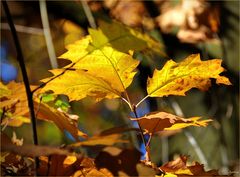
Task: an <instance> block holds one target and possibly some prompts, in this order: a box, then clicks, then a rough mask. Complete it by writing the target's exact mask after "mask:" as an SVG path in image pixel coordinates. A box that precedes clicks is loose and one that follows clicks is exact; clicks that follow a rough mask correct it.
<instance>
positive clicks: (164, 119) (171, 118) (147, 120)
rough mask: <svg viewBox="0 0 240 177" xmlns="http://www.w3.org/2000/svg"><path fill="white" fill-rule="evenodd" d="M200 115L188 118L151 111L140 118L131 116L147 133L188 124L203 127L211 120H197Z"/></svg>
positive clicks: (180, 127)
mask: <svg viewBox="0 0 240 177" xmlns="http://www.w3.org/2000/svg"><path fill="white" fill-rule="evenodd" d="M199 119H200V117H191V118H188V119H185V118H181V117H179V116H176V115H173V114H170V113H166V112H151V113H149V114H146V115H145V116H143V117H140V118H131V120H136V121H138V122H139V124H140V125H141V127H142V128H143V129H145V130H146V132H147V133H151V134H153V133H156V132H158V131H163V130H177V129H182V128H185V127H189V126H198V127H205V126H207V124H208V122H210V121H212V120H199Z"/></svg>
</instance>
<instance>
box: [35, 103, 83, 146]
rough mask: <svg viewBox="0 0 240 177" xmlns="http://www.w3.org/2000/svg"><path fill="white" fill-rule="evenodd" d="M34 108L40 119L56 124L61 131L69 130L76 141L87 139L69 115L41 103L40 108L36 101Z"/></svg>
mask: <svg viewBox="0 0 240 177" xmlns="http://www.w3.org/2000/svg"><path fill="white" fill-rule="evenodd" d="M34 107H35V108H36V111H38V114H37V116H38V118H39V119H43V120H47V121H52V122H54V123H55V124H56V126H57V127H58V128H59V129H60V130H62V131H64V130H67V131H68V132H69V133H71V134H72V136H73V137H74V138H75V140H76V141H78V137H84V138H86V137H87V135H86V134H85V133H83V132H81V131H80V130H79V129H78V128H77V122H76V121H75V120H72V119H71V118H70V117H69V116H68V115H67V114H65V113H63V112H60V111H58V110H56V109H54V108H52V107H50V106H48V105H47V104H44V103H41V104H40V106H39V103H38V102H37V101H34Z"/></svg>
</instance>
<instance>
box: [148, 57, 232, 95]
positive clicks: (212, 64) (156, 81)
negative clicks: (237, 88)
mask: <svg viewBox="0 0 240 177" xmlns="http://www.w3.org/2000/svg"><path fill="white" fill-rule="evenodd" d="M221 63H222V60H220V59H213V60H207V61H201V60H200V55H199V54H194V55H190V56H189V57H187V58H186V59H185V60H183V61H181V62H180V63H176V62H174V61H173V60H169V61H167V63H166V64H165V65H164V67H163V68H162V69H161V70H155V71H154V73H153V77H152V78H148V83H147V92H148V96H150V97H163V96H168V95H182V96H184V95H185V92H187V91H188V90H190V89H191V88H198V89H200V90H207V89H208V88H209V86H210V85H211V82H210V78H214V79H216V83H217V84H225V85H231V82H230V81H229V80H228V78H227V77H225V76H220V75H219V74H221V73H222V72H223V71H224V68H223V67H221Z"/></svg>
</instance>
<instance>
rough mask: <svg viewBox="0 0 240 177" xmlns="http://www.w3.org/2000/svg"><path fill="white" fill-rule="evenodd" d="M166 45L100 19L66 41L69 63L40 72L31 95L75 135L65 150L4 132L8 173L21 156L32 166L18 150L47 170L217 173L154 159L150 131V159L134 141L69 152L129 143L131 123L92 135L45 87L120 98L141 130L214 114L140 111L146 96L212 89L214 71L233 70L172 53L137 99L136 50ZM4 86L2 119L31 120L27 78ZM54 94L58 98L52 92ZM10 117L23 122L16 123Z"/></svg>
mask: <svg viewBox="0 0 240 177" xmlns="http://www.w3.org/2000/svg"><path fill="white" fill-rule="evenodd" d="M161 48H162V46H161V45H160V44H159V43H158V42H156V41H155V40H153V39H152V38H151V37H150V36H148V35H146V34H143V33H141V32H139V31H136V30H133V29H131V28H128V27H125V26H123V25H122V24H120V23H117V22H113V23H106V22H101V23H100V25H99V28H98V29H89V35H87V36H86V37H84V38H83V39H81V40H79V41H77V42H75V43H74V44H71V45H69V46H67V49H68V51H67V52H66V53H64V54H63V55H61V56H60V59H67V60H70V61H71V63H70V64H68V65H67V66H65V67H63V68H60V69H53V70H51V71H50V72H51V73H52V74H53V76H52V77H49V78H46V79H43V80H42V82H43V83H44V84H43V85H42V86H41V87H39V88H41V89H40V90H38V91H37V92H35V95H34V98H33V99H34V104H35V113H36V114H37V118H39V119H43V120H47V121H51V122H53V123H54V124H55V125H56V126H57V127H58V128H59V129H61V130H62V131H64V130H66V131H68V132H70V133H71V134H72V135H73V137H74V138H75V139H76V141H78V142H76V143H74V144H71V145H68V146H67V147H66V148H65V150H62V149H56V148H49V147H40V146H39V147H33V146H29V145H23V146H16V145H14V144H12V143H11V141H9V140H8V139H7V138H6V137H5V138H4V137H3V138H2V139H3V140H4V141H5V142H4V143H2V144H4V146H3V150H4V151H6V152H7V154H5V156H4V158H3V159H2V161H3V162H6V163H3V165H2V166H1V167H2V168H3V169H4V171H5V173H6V174H8V173H9V171H8V170H7V169H9V166H8V165H9V164H10V162H11V164H12V166H11V169H10V171H11V173H13V172H14V173H16V169H15V168H16V166H15V165H16V164H17V166H18V165H20V164H21V165H20V166H21V167H23V168H24V167H26V166H27V167H29V166H31V165H29V163H27V162H26V161H25V160H23V159H22V158H20V159H19V158H18V156H17V155H16V153H18V154H20V155H22V156H27V157H30V158H31V160H32V161H33V159H32V157H35V156H38V157H40V167H39V169H38V173H39V174H42V175H68V176H117V175H120V174H119V171H120V172H122V171H123V172H124V173H126V174H127V175H141V173H147V174H149V173H150V172H149V171H148V172H139V170H137V165H138V164H139V165H140V166H141V165H143V166H145V167H146V168H148V167H150V170H153V172H154V173H153V174H155V173H162V174H165V175H166V176H184V175H194V176H197V175H202V174H208V175H212V173H207V172H204V170H203V166H202V165H200V164H198V163H196V164H195V165H193V166H187V165H186V158H185V157H181V158H180V159H181V160H177V161H174V162H169V163H167V164H165V165H163V166H161V167H156V166H155V165H154V164H153V163H152V162H151V158H150V141H151V138H150V139H149V141H148V142H145V141H144V138H143V141H144V145H145V149H146V151H147V154H146V159H145V160H144V161H142V162H140V161H139V158H140V154H139V153H138V152H136V151H135V150H131V149H130V150H128V149H125V150H120V149H112V150H111V151H110V152H111V153H113V154H111V153H109V152H108V151H106V149H105V151H102V152H101V153H100V154H99V155H98V157H97V158H96V159H90V158H87V157H83V156H82V154H77V153H70V152H69V151H68V150H69V149H72V148H76V147H79V146H95V145H105V146H112V145H114V144H115V143H126V140H123V139H121V135H120V134H119V133H121V132H123V131H129V130H132V129H121V128H120V129H113V130H109V131H107V132H103V133H102V134H100V135H95V136H93V137H90V138H88V137H87V135H86V134H85V133H83V132H81V131H80V130H79V129H78V128H77V122H76V120H77V118H78V117H77V116H73V115H70V114H69V113H67V112H66V111H67V109H66V110H63V109H55V108H53V107H51V106H50V104H49V100H48V96H49V95H47V97H45V96H46V95H45V96H44V95H43V94H45V93H46V92H48V91H52V92H53V94H54V95H59V94H64V95H67V96H68V98H69V100H70V101H73V100H77V101H78V100H81V99H83V98H85V97H91V98H93V99H94V100H96V101H101V100H102V99H114V98H121V99H122V100H123V101H124V102H126V103H127V105H128V106H129V108H130V110H131V111H133V112H134V113H135V115H136V117H135V118H130V119H131V120H133V121H137V122H138V124H139V129H137V131H138V132H140V133H141V135H142V136H144V135H145V134H148V135H149V136H150V137H151V136H152V135H153V134H154V133H156V132H159V131H169V130H177V129H182V128H185V127H188V126H198V127H199V126H202V127H205V126H206V125H207V124H208V122H209V121H211V120H199V119H200V117H192V118H188V119H186V118H181V117H178V116H176V115H173V114H170V113H166V112H151V113H149V114H146V115H145V116H143V117H140V118H138V117H137V114H136V109H137V107H138V106H139V105H140V104H141V103H142V102H143V101H144V100H145V99H147V98H148V97H164V96H169V95H180V96H184V95H185V93H186V92H187V91H189V90H190V89H192V88H198V89H200V90H207V89H208V88H209V86H210V85H211V80H210V79H211V78H213V79H216V83H218V84H225V85H230V84H231V83H230V81H229V80H228V78H226V77H225V76H221V75H220V74H221V73H222V72H223V71H224V68H223V67H222V66H221V60H220V59H213V60H208V61H201V60H200V56H199V55H198V54H194V55H190V56H189V57H187V58H186V59H185V60H183V61H181V62H179V63H176V62H174V61H173V60H169V61H167V62H166V64H165V65H164V66H163V68H162V69H161V70H157V69H155V70H154V73H153V76H152V77H149V78H148V80H147V84H146V85H147V88H146V90H147V95H146V96H145V97H144V98H143V99H142V100H141V101H139V102H138V103H136V104H132V102H131V99H130V98H129V95H128V92H127V88H128V87H129V86H130V84H131V83H132V81H133V78H134V76H135V75H136V73H137V66H138V65H139V63H140V62H139V61H138V60H137V59H134V57H133V56H134V55H133V54H134V52H136V51H139V52H141V51H146V50H150V51H151V52H156V53H160V54H161V53H162V52H161ZM0 88H1V95H0V96H1V101H2V103H3V104H2V105H1V111H2V113H1V120H2V123H1V125H2V126H7V125H13V126H20V125H21V124H22V123H23V122H29V119H27V118H26V117H27V116H28V111H27V110H28V109H27V101H26V93H25V88H24V86H23V85H22V84H20V83H15V82H11V83H9V84H8V85H7V86H5V85H3V84H1V87H0ZM32 89H35V90H36V87H34V86H33V87H32ZM42 100H45V102H44V101H42ZM46 100H47V101H46ZM50 100H52V99H50ZM53 100H55V96H54V99H53ZM56 103H57V102H56ZM55 105H56V104H55ZM57 105H61V104H57ZM12 121H17V122H18V123H12V124H11V122H12ZM134 130H135V129H134ZM135 131H136V130H135ZM2 135H4V134H2ZM79 137H83V138H85V140H83V141H80V140H79ZM31 148H34V149H35V151H36V152H34V153H32V151H30V150H29V149H31ZM14 154H15V155H14ZM12 156H13V158H15V159H16V158H18V160H17V161H15V163H16V164H15V163H12V161H11V160H9V159H12ZM129 158H133V159H132V160H129V161H130V163H129V164H124V162H125V161H126V159H129ZM106 159H107V160H106ZM28 160H29V159H28ZM107 161H110V162H107ZM14 164H15V165H14ZM27 164H28V165H27ZM13 166H14V167H15V168H14V167H13ZM176 166H177V168H176ZM142 168H144V167H140V169H142ZM31 169H32V170H30V171H28V172H27V173H25V174H32V173H33V169H34V168H33V167H32V168H31ZM59 169H61V170H59ZM14 170H15V171H14ZM17 171H18V170H17ZM23 171H24V170H23ZM140 171H141V170H140ZM25 172H26V171H25ZM18 174H19V173H18Z"/></svg>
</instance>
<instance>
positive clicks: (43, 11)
mask: <svg viewBox="0 0 240 177" xmlns="http://www.w3.org/2000/svg"><path fill="white" fill-rule="evenodd" d="M39 6H40V14H41V19H42V25H43V32H44V37H45V40H46V45H47V50H48V55H49V59H50V63H51V66H52V68H53V69H54V68H57V67H58V64H57V59H56V55H55V49H54V46H53V42H52V36H51V32H50V27H49V22H48V14H47V6H46V1H45V0H40V1H39Z"/></svg>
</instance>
